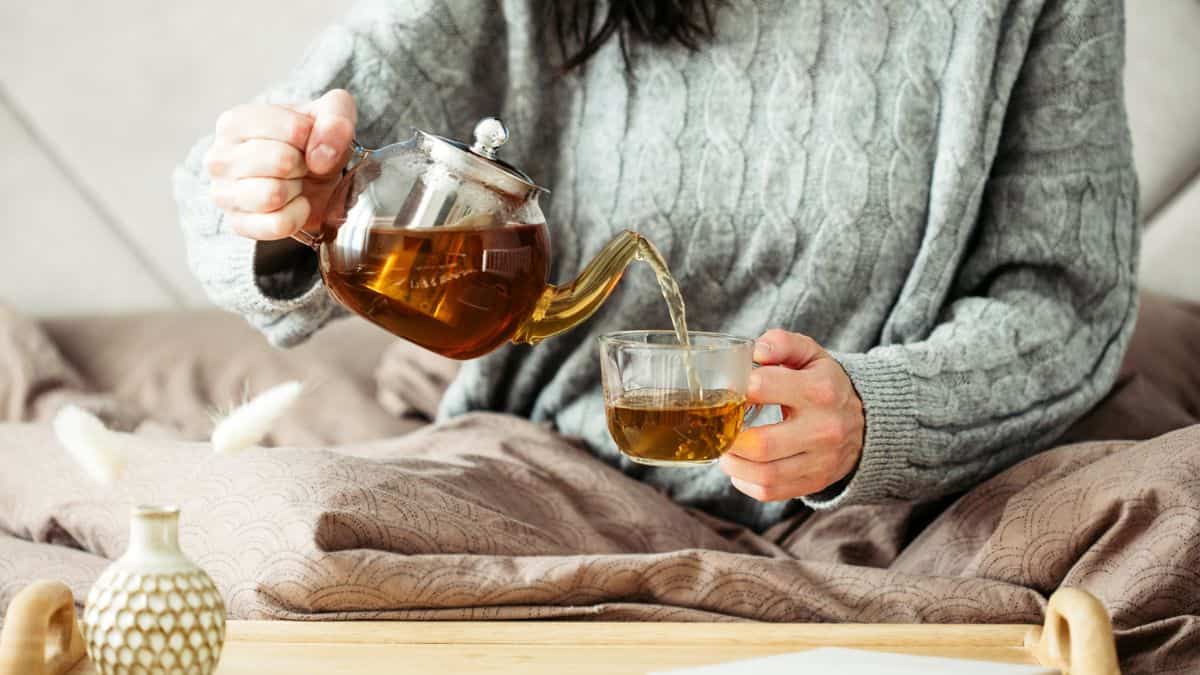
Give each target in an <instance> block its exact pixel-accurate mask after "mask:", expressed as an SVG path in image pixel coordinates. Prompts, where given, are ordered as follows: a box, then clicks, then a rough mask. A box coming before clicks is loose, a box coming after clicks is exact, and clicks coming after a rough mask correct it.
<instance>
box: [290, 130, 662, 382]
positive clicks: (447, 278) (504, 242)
mask: <svg viewBox="0 0 1200 675" xmlns="http://www.w3.org/2000/svg"><path fill="white" fill-rule="evenodd" d="M507 140H508V130H507V129H506V128H505V126H504V124H503V123H502V122H501V121H500V120H498V119H496V118H492V117H489V118H486V119H484V120H482V121H480V122H479V124H478V125H476V127H475V142H474V144H473V145H471V146H469V147H468V146H467V145H466V144H464V143H461V142H459V141H456V140H452V139H449V138H444V137H442V136H436V135H433V134H430V133H426V132H424V131H419V130H418V131H416V132H415V133H414V135H413V137H412V138H411V139H409V140H408V141H405V142H402V143H395V144H392V145H388V146H385V147H382V148H379V149H377V150H370V149H367V148H364V147H363V146H361V145H359V144H358V143H357V141H356V142H354V144H353V145H352V155H351V159H350V161H349V163H348V164H347V168H346V171H345V174H344V175H343V177H342V179H341V181H340V182H339V183H338V185H337V186H336V187H335V189H334V193H333V197H332V199H331V200H330V206H329V207H328V210H327V212H326V213H325V216H324V218H323V224H322V226H321V230H320V233H319V234H318V235H317V236H315V237H314V236H311V235H309V234H308V233H306V232H303V231H301V232H299V233H298V234H297V235H295V236H296V238H297V239H299V240H300V241H303V242H304V243H306V244H308V245H309V246H311V247H313V248H314V249H316V250H317V252H318V254H319V258H320V270H321V276H322V278H323V279H324V280H325V284H326V286H327V287H328V288H329V292H330V293H331V294H332V295H333V297H334V298H335V299H337V300H338V301H339V302H341V303H342V304H343V305H345V306H346V307H347V308H349V309H350V310H351V311H353V312H355V313H356V314H359V315H361V316H363V317H365V318H366V319H368V320H370V321H372V322H374V323H375V324H377V325H379V326H381V327H383V328H384V329H386V330H388V331H390V332H391V333H394V334H396V335H398V336H400V337H402V338H405V339H407V340H409V341H411V342H414V343H416V344H418V345H420V346H422V347H424V348H426V349H429V350H431V351H434V352H437V353H439V354H442V355H444V356H448V357H451V358H455V359H470V358H474V357H476V356H480V355H482V354H486V353H487V352H490V351H492V350H493V349H496V348H497V347H499V346H500V345H502V344H504V343H505V342H506V341H509V340H511V341H513V342H526V343H536V342H538V341H540V340H542V339H544V338H547V337H550V336H552V335H557V334H559V333H561V332H563V331H566V330H568V329H570V328H572V327H574V326H576V325H578V324H579V323H581V322H582V321H584V320H585V319H587V318H588V317H589V316H591V315H592V313H594V312H595V311H596V310H597V309H598V308H599V307H600V305H601V304H603V303H604V300H605V299H606V298H607V297H608V296H609V294H610V293H612V290H613V288H614V287H615V286H616V284H617V282H618V281H619V280H620V278H621V276H622V274H623V272H624V270H625V267H626V266H627V265H628V264H629V263H630V262H631V261H632V260H633V259H634V258H636V257H638V256H639V255H644V254H646V253H647V252H650V255H651V256H653V257H654V258H655V259H656V260H661V258H659V257H658V256H657V252H656V251H653V252H651V251H652V247H651V246H650V245H649V242H647V241H646V240H645V239H643V238H642V237H641V236H640V235H638V234H636V233H634V232H632V231H624V232H622V233H621V234H619V235H617V236H616V238H614V239H613V240H612V241H611V242H609V244H608V245H607V246H605V247H604V249H603V250H601V251H600V253H599V254H598V255H597V256H596V257H595V258H594V259H593V260H592V261H591V262H589V263H588V264H587V265H586V266H585V267H584V269H583V270H582V272H581V273H580V274H579V276H578V278H576V279H575V280H574V281H573V282H571V283H569V284H567V285H564V286H554V285H550V284H548V283H547V279H546V277H547V273H548V271H549V269H550V240H549V233H548V231H547V227H546V220H545V217H544V216H543V215H542V210H541V207H539V206H538V197H539V196H540V195H541V194H542V193H543V192H547V190H546V189H545V188H542V187H539V186H538V185H537V184H535V183H534V182H533V180H532V179H530V178H529V176H527V175H526V174H524V173H523V172H521V171H520V170H518V169H516V168H514V167H513V166H511V165H509V164H508V163H506V162H504V161H503V160H501V159H499V158H498V157H497V156H496V154H497V151H498V150H499V149H500V147H501V146H503V145H504V143H505V142H506V141H507Z"/></svg>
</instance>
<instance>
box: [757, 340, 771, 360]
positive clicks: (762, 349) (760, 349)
mask: <svg viewBox="0 0 1200 675" xmlns="http://www.w3.org/2000/svg"><path fill="white" fill-rule="evenodd" d="M770 353H771V343H770V342H763V341H762V340H756V341H755V342H754V358H755V359H759V360H761V359H762V358H764V357H766V355H767V354H770Z"/></svg>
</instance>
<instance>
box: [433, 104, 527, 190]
mask: <svg viewBox="0 0 1200 675" xmlns="http://www.w3.org/2000/svg"><path fill="white" fill-rule="evenodd" d="M417 133H419V134H420V135H421V138H422V140H423V142H424V143H425V144H426V148H427V149H428V151H429V155H430V157H432V158H433V159H434V161H437V162H440V163H442V164H445V165H447V166H449V167H450V168H452V169H453V170H454V171H456V172H458V173H460V174H461V175H462V176H463V177H465V178H469V179H471V180H475V181H478V182H480V183H483V184H485V185H488V186H490V187H492V188H494V189H496V190H498V191H500V192H503V193H505V194H507V195H509V196H511V197H515V198H517V199H522V200H524V199H528V198H529V197H530V196H531V195H532V194H533V193H535V192H548V190H546V188H544V187H541V186H539V185H538V184H537V183H534V182H533V179H532V178H530V177H529V176H528V175H526V174H525V172H523V171H521V170H520V169H517V168H516V167H514V166H512V165H511V164H509V163H508V162H505V161H504V160H502V159H499V158H497V157H496V151H497V150H498V149H499V148H500V146H502V145H504V144H505V143H506V142H508V128H507V127H505V126H504V122H501V121H500V120H499V119H498V118H495V117H485V118H483V119H482V120H480V121H479V124H476V125H475V133H474V136H475V143H474V144H473V145H471V146H470V147H467V145H466V144H465V143H463V142H461V141H456V140H454V139H452V138H446V137H444V136H437V135H434V134H430V133H426V132H424V131H418V132H417Z"/></svg>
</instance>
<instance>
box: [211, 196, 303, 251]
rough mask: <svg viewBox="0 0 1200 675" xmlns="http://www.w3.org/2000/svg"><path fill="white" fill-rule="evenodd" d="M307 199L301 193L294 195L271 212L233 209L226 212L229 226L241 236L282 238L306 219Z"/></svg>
mask: <svg viewBox="0 0 1200 675" xmlns="http://www.w3.org/2000/svg"><path fill="white" fill-rule="evenodd" d="M309 210H310V207H309V204H308V199H307V198H305V197H304V196H303V195H301V196H299V197H296V198H295V199H293V200H292V201H290V202H288V203H287V206H284V207H283V208H282V209H279V210H278V211H273V212H271V213H242V212H240V211H234V212H232V213H229V214H226V216H225V217H226V219H227V220H228V222H229V226H230V227H231V228H232V229H233V231H234V232H236V233H238V234H239V235H241V236H243V237H249V238H250V239H257V240H259V241H270V240H274V239H284V238H286V237H290V236H292V235H293V234H295V233H296V230H298V229H300V227H301V226H303V225H304V223H305V221H307V220H308V214H309Z"/></svg>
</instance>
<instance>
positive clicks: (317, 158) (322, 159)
mask: <svg viewBox="0 0 1200 675" xmlns="http://www.w3.org/2000/svg"><path fill="white" fill-rule="evenodd" d="M335 159H337V153H336V152H334V150H333V148H331V147H329V146H328V145H324V144H322V145H318V146H317V147H315V148H313V151H312V160H313V161H314V162H317V163H318V164H333V160H335Z"/></svg>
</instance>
